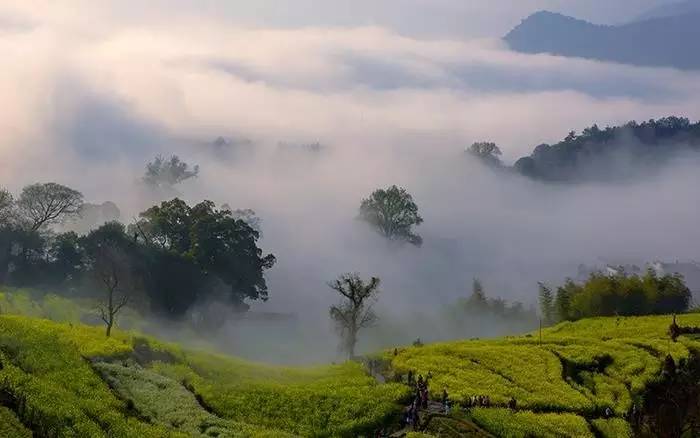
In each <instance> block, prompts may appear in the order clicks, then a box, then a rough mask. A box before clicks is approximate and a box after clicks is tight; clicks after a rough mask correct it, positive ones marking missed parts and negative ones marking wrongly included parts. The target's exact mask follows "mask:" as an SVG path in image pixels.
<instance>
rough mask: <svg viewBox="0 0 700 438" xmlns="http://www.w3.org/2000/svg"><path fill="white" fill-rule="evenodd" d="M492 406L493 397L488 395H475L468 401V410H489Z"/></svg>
mask: <svg viewBox="0 0 700 438" xmlns="http://www.w3.org/2000/svg"><path fill="white" fill-rule="evenodd" d="M489 406H491V397H489V396H488V395H473V396H471V397H469V400H468V401H467V406H466V407H467V408H488V407H489Z"/></svg>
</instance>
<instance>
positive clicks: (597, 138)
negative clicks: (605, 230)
mask: <svg viewBox="0 0 700 438" xmlns="http://www.w3.org/2000/svg"><path fill="white" fill-rule="evenodd" d="M684 151H700V122H697V123H691V122H690V120H689V119H687V118H684V117H675V116H670V117H665V118H661V119H658V120H654V119H652V120H649V121H647V122H642V123H637V122H636V121H631V122H629V123H626V124H624V125H622V126H612V127H611V126H608V127H606V128H603V129H601V128H599V127H598V125H593V126H591V127H589V128H585V129H584V130H583V132H581V133H577V132H575V131H571V132H570V133H569V134H568V135H567V136H566V138H564V139H563V140H562V141H560V142H558V143H556V144H554V145H549V144H541V145H539V146H537V147H535V148H534V150H533V152H532V153H531V154H530V155H529V156H527V157H522V158H520V159H519V160H517V161H516V162H515V165H514V166H513V167H512V168H508V167H506V166H504V165H503V164H502V163H501V161H500V159H499V155H500V154H501V152H500V149H499V148H498V147H497V146H496V145H495V144H493V143H488V142H480V143H474V145H472V146H471V147H470V148H469V149H468V150H467V152H469V154H470V155H472V156H475V157H477V158H478V159H479V160H480V161H481V162H483V163H485V164H487V165H489V166H492V167H498V168H501V169H511V170H513V171H515V172H517V173H519V174H521V175H523V176H527V177H529V178H533V179H538V180H543V181H552V182H581V181H613V180H624V179H629V178H634V177H638V176H641V175H646V174H648V172H650V171H654V170H657V169H659V168H660V167H661V166H662V165H663V164H664V163H666V162H668V161H669V160H671V159H673V158H675V157H677V156H678V154H679V153H682V152H684Z"/></svg>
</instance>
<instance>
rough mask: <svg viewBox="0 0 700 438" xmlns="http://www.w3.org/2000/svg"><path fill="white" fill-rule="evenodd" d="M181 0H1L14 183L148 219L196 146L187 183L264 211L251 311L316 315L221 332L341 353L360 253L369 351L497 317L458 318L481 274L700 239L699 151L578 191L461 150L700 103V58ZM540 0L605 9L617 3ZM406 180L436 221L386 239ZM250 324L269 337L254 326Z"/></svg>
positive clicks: (1, 147)
mask: <svg viewBox="0 0 700 438" xmlns="http://www.w3.org/2000/svg"><path fill="white" fill-rule="evenodd" d="M177 3H178V4H177V5H176V6H173V7H172V11H169V13H168V14H165V15H158V14H155V11H154V10H152V7H146V9H145V10H144V11H142V13H139V12H137V11H136V10H135V9H130V8H129V7H128V6H122V7H119V8H116V7H114V8H107V11H104V10H98V9H97V8H95V7H93V6H90V5H88V4H81V11H82V12H81V13H79V14H73V13H71V8H69V7H67V6H66V5H61V4H60V3H52V4H51V5H50V6H49V5H47V6H46V8H41V9H42V10H41V11H37V10H36V9H33V8H28V7H26V6H24V5H23V4H22V3H17V4H12V3H10V4H8V5H5V6H3V8H2V9H0V17H5V18H3V19H2V20H0V52H1V53H3V56H2V58H0V95H2V96H3V103H4V105H3V109H2V110H1V111H0V132H2V133H3V136H2V140H0V185H2V186H6V187H8V188H9V189H10V190H12V191H14V192H17V191H18V190H20V189H21V187H22V186H24V185H26V184H29V183H32V182H36V181H56V182H59V183H63V184H66V185H69V186H71V187H74V188H76V189H78V190H80V191H82V192H83V193H84V194H85V197H86V200H88V201H94V202H102V201H106V200H110V201H114V202H115V203H117V205H119V207H120V209H121V210H122V218H123V219H124V220H125V221H129V220H130V219H131V218H133V217H136V215H137V214H138V212H139V211H142V210H144V209H145V208H147V207H148V206H149V205H150V203H151V202H152V201H153V199H151V198H149V196H148V194H147V193H144V191H143V189H142V188H141V187H140V186H139V184H138V179H139V177H140V176H141V175H142V173H143V170H144V166H145V163H146V162H147V161H148V160H150V159H152V158H153V157H154V156H155V155H156V154H159V153H162V154H171V153H177V154H178V155H179V156H180V157H181V158H182V159H184V160H185V161H187V162H189V163H191V164H199V165H200V167H201V174H200V176H199V178H197V179H195V180H191V181H188V182H186V183H185V184H183V185H182V186H180V187H178V189H179V190H180V191H181V192H182V196H183V197H184V198H185V199H186V200H188V201H190V202H197V201H200V200H203V199H211V200H213V201H215V202H216V203H217V204H219V205H220V204H223V203H227V204H229V205H230V206H231V207H233V208H234V209H235V208H251V209H253V210H255V211H256V212H257V214H258V216H260V217H261V219H262V229H263V238H262V240H261V245H262V246H263V248H264V249H265V251H268V252H272V253H273V254H275V256H276V257H277V259H278V262H277V264H276V265H275V266H274V267H273V268H272V269H271V270H270V271H268V273H267V280H268V286H269V288H270V300H269V301H268V302H266V303H256V304H255V305H254V306H253V310H255V311H263V312H282V313H293V314H295V315H296V316H297V318H298V321H297V323H296V327H297V330H298V331H297V332H294V334H295V336H296V335H297V334H298V336H296V341H297V343H293V342H292V343H291V344H290V341H289V339H288V337H289V331H288V327H286V328H285V327H284V326H281V327H273V328H271V329H268V328H260V327H253V328H250V327H248V328H245V329H244V328H241V327H239V326H236V325H235V324H233V323H232V325H231V326H229V327H228V328H227V330H228V331H226V330H225V331H224V334H223V336H221V338H220V339H218V346H219V347H220V348H224V349H227V350H228V351H233V352H239V353H244V354H247V355H249V356H252V357H256V358H265V359H269V360H275V359H280V358H279V357H277V358H276V357H274V356H275V355H276V354H281V353H275V350H274V348H281V345H282V344H283V345H286V348H285V349H286V350H288V351H286V352H285V355H286V354H288V355H289V356H288V357H287V356H285V358H284V360H287V359H288V360H294V361H299V360H302V359H301V358H300V356H302V355H303V356H304V358H306V359H308V360H328V359H330V358H333V357H335V353H336V351H335V345H336V344H337V340H336V339H335V336H334V334H333V332H332V331H331V329H330V322H329V320H328V306H329V305H330V304H333V303H334V302H335V301H336V297H335V296H334V295H333V293H332V291H331V290H330V289H329V288H328V287H327V286H326V282H328V281H330V280H332V279H334V278H335V277H336V276H337V275H339V274H341V273H344V272H359V273H361V274H362V275H364V276H371V275H375V276H378V277H380V278H381V279H382V281H383V284H382V294H381V296H380V300H379V302H378V303H377V308H378V309H379V311H380V316H382V318H383V321H384V327H386V328H387V331H390V332H391V334H390V335H386V337H385V338H381V336H380V335H378V334H376V333H375V335H374V336H373V339H371V342H368V341H367V340H366V339H365V341H364V342H365V344H364V346H365V349H370V348H379V347H388V346H390V345H392V343H394V342H403V343H406V342H410V341H411V340H412V339H414V338H415V337H418V336H421V337H422V338H423V339H428V340H430V339H439V338H445V337H454V336H462V337H471V336H487V335H490V334H496V333H498V330H497V327H488V326H485V327H484V330H483V332H481V333H476V334H472V333H463V334H462V333H450V332H449V331H447V330H445V329H444V328H443V327H442V326H441V325H440V324H439V316H438V314H439V312H440V311H441V309H443V308H444V307H446V306H449V305H450V304H452V303H454V300H455V299H457V298H458V297H466V296H468V294H469V293H470V285H471V281H472V279H473V278H474V277H479V278H480V279H481V280H482V281H483V283H484V285H485V289H486V292H487V294H488V295H490V296H500V297H502V298H505V299H508V300H518V301H522V302H524V303H526V304H528V305H529V304H534V302H535V299H536V289H537V282H538V281H551V282H558V281H561V280H563V279H564V278H566V277H567V276H572V275H575V273H576V267H577V266H578V265H579V264H581V263H589V264H590V263H596V262H598V261H599V260H601V258H603V259H607V260H611V259H614V260H618V259H624V260H628V259H629V260H640V259H641V260H655V259H670V260H676V259H694V258H696V259H697V258H700V255H699V254H698V246H697V242H698V241H699V239H698V238H700V231H699V230H698V227H697V223H698V219H700V202H698V195H697V190H696V187H697V186H698V183H700V174H699V173H698V172H697V170H696V169H697V162H696V160H697V158H696V157H684V158H683V159H679V160H678V161H677V162H674V163H672V164H671V165H669V166H667V167H666V168H665V170H664V171H663V172H661V173H660V174H655V175H652V176H649V177H647V178H644V179H642V180H638V181H635V182H628V183H625V184H579V185H574V186H558V185H549V184H545V183H538V182H533V181H530V180H527V179H524V178H521V177H518V176H516V175H511V174H507V173H499V172H494V171H493V170H492V169H488V168H485V167H483V166H481V165H480V164H479V163H477V162H474V161H473V160H471V159H470V158H468V157H467V156H466V155H465V154H464V148H465V147H466V146H468V145H470V144H471V143H472V142H474V141H482V140H488V141H495V142H497V143H498V144H499V146H500V147H501V149H502V150H503V151H504V157H503V159H504V161H505V162H506V163H512V162H513V161H514V160H515V159H517V158H518V157H520V156H522V155H527V154H529V152H530V151H531V150H532V148H533V147H534V146H536V145H537V144H540V143H543V142H556V141H558V140H559V139H561V138H563V137H564V136H566V134H567V133H568V132H569V131H570V130H572V129H574V130H581V129H583V128H584V127H586V126H590V125H592V124H593V123H598V124H599V125H601V126H605V125H616V124H620V123H624V122H627V121H629V120H632V119H636V120H640V121H641V120H647V119H649V118H656V117H662V116H666V115H671V114H674V115H679V116H686V117H689V118H691V119H693V120H697V119H698V118H700V107H699V106H698V105H697V102H698V98H699V97H700V77H698V76H699V75H698V74H696V73H689V72H680V71H675V70H672V69H649V68H636V67H628V66H621V65H613V64H604V63H598V62H593V61H584V60H575V59H565V58H557V57H553V56H548V55H522V54H515V53H512V52H510V51H508V50H507V49H506V48H505V47H503V46H502V45H501V43H500V42H499V41H498V40H496V39H493V37H497V36H498V34H492V33H488V32H484V31H477V32H475V33H474V35H476V36H478V37H479V38H466V37H465V35H467V34H463V33H460V32H428V33H429V35H426V34H425V32H422V31H421V30H420V29H413V28H411V29H401V28H396V26H394V25H392V24H391V22H388V23H387V22H382V20H377V22H372V23H367V22H363V21H362V20H360V19H357V20H347V21H345V22H342V23H338V22H337V21H336V20H334V19H331V18H328V17H326V16H325V15H323V14H326V13H327V14H329V15H333V14H332V13H331V12H333V13H335V12H337V11H336V10H333V9H332V8H330V9H328V10H327V11H325V12H323V11H322V12H323V13H321V14H320V15H319V16H318V21H317V22H298V21H295V20H296V19H295V18H294V17H292V18H289V19H287V18H284V19H283V18H280V19H279V20H274V19H270V20H268V21H269V23H272V24H268V21H266V20H262V22H260V21H257V22H255V23H249V22H246V20H245V19H243V18H245V17H246V14H250V12H246V13H241V15H240V16H239V15H236V13H235V12H232V9H231V8H232V6H230V5H229V6H223V5H219V4H217V3H216V2H208V3H207V7H203V8H202V9H201V10H199V11H198V12H193V11H194V9H193V7H192V4H191V2H186V1H183V2H177ZM180 3H181V4H180ZM308 3H309V4H311V3H312V2H308ZM393 3H395V2H387V5H389V4H393ZM415 3H416V4H419V6H417V7H418V8H419V9H418V10H421V9H420V8H433V7H434V8H436V10H438V11H439V10H442V9H441V8H447V7H448V6H449V7H457V6H455V4H456V3H457V2H448V1H441V2H439V5H437V6H427V2H418V1H416V2H415ZM424 3H425V4H424ZM478 3H479V2H467V4H468V5H470V6H469V7H473V8H477V6H476V5H477V4H478ZM523 3H528V5H530V6H528V7H532V8H535V7H540V6H547V5H554V6H556V5H557V4H558V3H561V4H567V5H568V6H566V7H567V8H571V9H572V11H571V12H572V13H575V12H577V11H578V12H581V13H582V14H586V13H588V14H592V15H596V14H597V16H601V15H603V14H604V11H603V10H602V9H601V8H603V6H601V5H603V2H590V3H588V2H554V1H551V2H539V3H538V2H523ZM591 3H596V4H597V5H599V8H595V7H592V6H590V4H591ZM608 3H609V2H608ZM621 3H622V2H621ZM630 3H632V2H630ZM659 3H660V2H651V1H649V2H641V1H640V2H637V3H636V5H637V6H638V7H639V6H640V5H641V6H644V5H654V4H659ZM124 4H125V5H128V4H129V2H124ZM606 4H607V3H606ZM450 5H451V6H450ZM506 5H510V3H508V2H505V1H501V2H496V6H494V7H493V9H488V10H487V9H486V8H485V7H484V6H478V8H477V9H474V10H475V11H476V10H478V11H482V12H483V13H484V14H486V16H487V17H490V18H488V19H489V20H497V19H498V20H500V21H499V23H501V26H503V27H507V24H508V23H510V22H512V21H513V17H511V15H510V12H509V13H508V14H505V13H504V12H501V13H500V15H499V13H497V12H498V11H502V10H503V9H504V8H505V6H506ZM511 6H512V5H511ZM242 7H244V6H243V5H242ZM261 7H262V8H268V9H269V8H270V6H269V5H268V6H261ZM366 7H367V6H366V5H364V3H361V4H360V6H358V7H357V9H353V11H354V13H356V14H357V15H359V16H361V15H362V13H361V11H362V8H366ZM387 7H388V6H387ZM466 7H467V6H465V8H466ZM383 8H384V6H382V7H379V10H380V11H381V10H383ZM522 8H524V7H523V6H518V7H517V8H515V9H516V12H517V13H518V14H520V12H521V11H522V12H523V13H527V12H525V11H524V10H522ZM44 9H45V10H44ZM244 9H246V10H247V9H249V7H244ZM407 9H410V8H407ZM426 10H427V9H426ZM430 10H433V9H430ZM586 11H587V12H586ZM414 12H415V11H414ZM406 13H407V14H408V12H406ZM616 14H617V15H614V14H613V13H612V12H610V14H608V16H613V15H614V16H619V17H620V19H622V11H619V10H618V12H616ZM351 15H352V14H351ZM380 15H381V14H380ZM231 17H233V18H236V19H235V20H234V19H233V18H232V19H230V20H229V19H225V18H231ZM241 17H243V18H241ZM166 18H167V19H166ZM407 20H408V21H407V22H413V21H412V20H411V19H408V18H407ZM248 21H249V20H248ZM300 25H303V27H300ZM505 30H507V29H505ZM469 36H472V35H469ZM485 36H486V37H488V38H484V37H485ZM218 136H223V137H225V138H228V139H233V140H244V139H245V140H249V144H248V143H246V144H243V142H239V143H240V144H239V143H236V141H233V144H232V146H231V147H230V148H229V149H228V150H227V151H226V152H225V153H223V154H222V153H221V152H220V151H219V152H217V151H216V150H215V148H214V147H213V146H212V144H211V143H212V142H213V140H214V139H215V138H217V137H218ZM280 142H286V143H289V144H292V145H294V144H297V145H302V144H309V143H315V142H319V143H320V144H321V145H322V146H323V147H322V149H321V151H320V152H317V153H314V152H310V151H307V150H305V149H304V148H301V147H299V148H295V147H291V148H286V149H284V150H281V149H280V147H279V143H280ZM391 184H397V185H399V186H402V187H405V188H406V189H407V190H408V191H409V192H410V193H411V194H412V195H413V196H414V199H415V201H416V203H417V204H418V206H419V208H420V213H421V215H422V216H423V218H424V219H425V223H424V224H423V225H421V226H420V227H418V229H417V232H418V233H419V234H421V235H422V236H423V239H424V245H423V246H422V247H420V248H416V247H413V246H410V245H406V246H401V245H396V244H390V243H387V242H386V241H384V240H383V239H382V238H381V237H379V236H378V235H377V234H375V233H374V232H373V231H372V230H371V229H369V228H368V227H367V226H366V225H365V224H363V223H362V222H360V221H358V220H357V219H356V216H357V211H358V207H359V204H360V201H361V199H362V198H363V197H366V196H368V195H369V194H370V193H371V192H372V191H373V190H374V189H376V188H381V187H386V186H388V185H391ZM416 313H421V314H423V316H421V317H419V316H415V315H416ZM402 324H405V327H404V326H403V325H402ZM380 327H381V326H380ZM397 327H398V328H397ZM491 329H493V330H491ZM249 332H252V333H253V334H257V335H259V336H258V339H257V341H256V342H254V343H253V344H255V345H253V346H251V345H242V343H244V341H243V340H242V339H243V338H245V337H244V336H242V335H241V333H249ZM284 333H286V336H287V337H285V335H284ZM276 341H279V342H276ZM295 353H297V354H295ZM302 353H303V354H302Z"/></svg>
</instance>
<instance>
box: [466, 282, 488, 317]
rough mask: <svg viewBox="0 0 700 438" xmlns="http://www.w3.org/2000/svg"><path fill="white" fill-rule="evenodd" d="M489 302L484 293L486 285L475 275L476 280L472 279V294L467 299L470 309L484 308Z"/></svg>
mask: <svg viewBox="0 0 700 438" xmlns="http://www.w3.org/2000/svg"><path fill="white" fill-rule="evenodd" d="M487 304H488V301H487V300H486V294H485V293H484V287H483V286H482V284H481V280H479V279H478V278H476V277H474V280H473V281H472V295H471V297H469V301H467V305H468V306H469V308H470V310H476V311H479V310H483V309H484V308H485V307H486V306H487Z"/></svg>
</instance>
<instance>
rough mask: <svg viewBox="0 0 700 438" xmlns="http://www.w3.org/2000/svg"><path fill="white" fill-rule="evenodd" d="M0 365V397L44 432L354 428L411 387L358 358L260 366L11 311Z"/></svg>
mask: <svg viewBox="0 0 700 438" xmlns="http://www.w3.org/2000/svg"><path fill="white" fill-rule="evenodd" d="M7 295H8V294H5V296H4V297H0V299H4V300H5V301H4V303H5V306H3V307H4V309H9V308H10V306H9V305H8V302H9V303H10V304H12V305H13V306H14V310H15V312H14V313H20V312H18V311H17V307H19V306H24V307H25V309H24V311H25V312H26V311H31V312H33V313H32V314H33V315H35V316H46V309H45V308H44V306H43V304H44V303H45V302H46V300H43V301H42V302H40V303H36V302H31V301H27V300H26V299H25V298H17V297H9V298H8V296H7ZM21 296H22V295H20V297H21ZM51 300H52V301H55V300H56V299H55V298H51ZM68 304H70V303H68ZM57 307H58V308H62V307H61V306H60V305H59V306H57ZM64 310H65V309H64ZM63 313H65V312H63ZM68 313H74V312H68ZM144 346H145V347H144ZM144 351H145V352H144ZM148 356H150V358H148ZM144 359H145V360H144ZM156 359H158V360H161V362H159V361H152V360H156ZM137 361H138V362H141V365H139V364H138V363H136V362H137ZM0 363H2V366H0V368H2V369H0V400H8V399H9V400H11V401H12V402H11V403H7V402H5V404H11V405H12V406H11V407H12V408H13V410H14V411H16V414H17V416H19V418H20V420H21V421H22V423H24V424H26V425H28V426H29V427H30V428H31V429H32V430H34V431H35V432H38V433H39V434H41V435H43V436H81V437H83V436H88V437H92V436H114V437H131V436H133V437H149V436H152V437H161V436H209V435H210V434H211V436H221V437H224V436H284V435H286V434H287V433H292V434H302V435H305V436H352V435H355V434H357V433H362V432H364V431H368V430H372V429H373V428H374V427H375V426H376V425H378V424H381V423H382V422H384V421H386V420H387V419H388V418H390V417H392V416H394V415H395V414H396V413H397V412H398V411H399V410H400V408H401V406H400V405H399V404H398V402H399V401H400V400H402V399H404V398H405V397H406V395H407V388H405V387H404V386H402V385H399V384H390V385H378V384H377V382H376V381H375V380H374V379H373V378H371V377H369V376H367V375H366V373H365V372H364V369H363V367H362V366H361V365H359V364H355V363H347V364H343V365H334V366H325V367H317V368H286V367H274V366H266V365H261V364H254V363H249V362H245V361H242V360H237V359H234V358H230V357H226V356H221V355H215V354H208V353H203V352H190V351H184V350H181V349H180V348H178V347H176V346H172V345H165V344H161V343H158V342H156V341H155V340H152V339H147V338H144V337H140V336H136V335H132V334H129V333H125V332H122V331H116V333H115V335H114V336H113V337H112V338H110V339H106V338H105V336H104V332H103V329H102V328H101V327H88V326H85V325H81V324H75V323H56V322H52V321H48V320H45V319H39V318H32V317H26V316H19V315H7V314H5V315H0ZM107 383H109V386H108V385H107ZM183 383H184V385H183ZM192 392H194V394H193V393H192ZM207 410H209V411H210V412H208V411H207ZM2 414H3V415H9V412H7V411H2ZM215 434H218V435H215Z"/></svg>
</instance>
